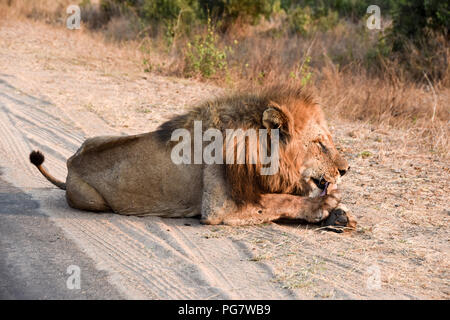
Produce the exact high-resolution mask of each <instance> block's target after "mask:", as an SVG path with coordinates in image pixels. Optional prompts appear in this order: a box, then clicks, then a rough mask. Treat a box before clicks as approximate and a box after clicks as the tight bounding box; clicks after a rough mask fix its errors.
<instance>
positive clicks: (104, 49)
mask: <svg viewBox="0 0 450 320" xmlns="http://www.w3.org/2000/svg"><path fill="white" fill-rule="evenodd" d="M126 54H127V53H126V52H124V49H120V48H115V47H113V46H112V45H105V44H102V43H100V42H99V41H98V39H95V38H91V37H90V36H88V35H85V34H81V35H80V34H76V33H73V32H71V31H68V30H64V29H55V28H52V27H49V26H45V25H41V24H38V23H30V22H17V21H5V22H3V23H2V24H0V134H1V140H0V154H1V157H0V167H1V172H2V175H1V176H0V178H1V179H0V191H1V192H0V232H1V234H0V295H1V297H2V298H16V297H32V298H49V297H50V298H52V297H53V298H111V299H113V298H129V299H134V298H144V299H183V298H186V299H191V298H192V299H193V298H198V299H222V298H232V299H236V298H242V299H244V298H245V299H283V298H287V299H300V298H334V299H342V298H382V299H383V298H401V299H410V298H448V297H449V295H450V290H449V259H448V254H449V251H450V250H449V238H448V234H449V233H448V219H449V211H448V202H449V200H450V199H449V196H448V194H449V191H450V190H449V185H450V184H449V183H448V182H449V173H448V171H445V170H448V163H446V162H445V161H443V160H440V159H439V158H438V157H437V156H432V155H428V154H425V155H424V154H422V153H420V152H419V151H417V150H405V149H404V148H402V147H401V144H402V138H401V137H402V136H401V133H392V132H387V133H386V132H382V131H374V130H373V129H372V128H370V127H369V126H367V125H365V124H355V123H344V122H337V121H333V122H332V130H333V132H335V135H336V141H337V143H338V145H339V146H340V148H341V150H342V152H344V153H345V154H346V156H347V157H348V158H349V160H350V164H351V167H352V170H351V172H350V173H349V175H348V177H347V176H346V178H347V179H346V181H345V182H344V184H343V186H342V188H343V191H344V192H345V194H346V198H345V199H344V202H345V203H346V205H348V206H349V207H350V209H351V210H352V211H353V212H354V213H355V216H356V217H357V218H358V219H359V226H358V231H357V232H355V233H354V234H352V235H338V234H333V233H328V232H324V231H321V230H317V227H315V226H311V225H282V224H274V223H272V224H267V225H262V226H255V227H239V228H231V227H227V226H203V225H200V224H199V222H198V220H196V219H161V218H153V217H146V218H137V217H124V216H119V215H113V214H95V213H87V212H81V211H77V210H73V209H71V208H69V207H68V206H67V204H66V202H65V199H64V192H63V191H61V190H58V189H56V188H53V187H52V186H51V185H49V183H48V182H47V181H46V180H45V179H43V177H42V176H41V175H40V174H39V172H38V171H37V170H36V169H35V168H34V167H32V166H31V165H30V164H29V162H28V154H29V152H30V151H31V150H32V149H36V148H38V149H40V150H41V151H43V152H44V153H45V154H46V159H47V160H46V163H45V166H46V167H47V168H49V169H51V172H52V173H53V174H54V175H55V176H57V177H58V178H61V179H64V177H65V175H66V167H65V160H66V159H67V157H69V156H70V155H71V154H72V153H73V152H75V151H76V149H77V148H78V146H79V145H80V144H81V143H82V141H83V140H84V139H85V138H86V137H89V136H94V135H105V134H119V135H120V134H125V133H136V132H144V131H148V130H151V129H154V128H155V127H156V126H157V125H158V124H159V123H160V122H161V121H163V120H164V119H165V118H167V117H169V116H171V115H173V114H175V113H179V112H182V111H183V110H184V108H186V106H187V105H189V104H192V103H195V102H197V101H199V100H201V99H204V98H206V97H211V96H213V95H214V94H216V93H217V92H219V90H218V89H217V88H213V87H209V86H205V85H203V84H199V83H195V82H189V81H187V80H179V79H171V78H164V77H160V76H156V75H152V74H144V73H141V72H140V69H139V66H138V65H137V64H136V63H132V62H130V61H132V59H128V58H127V56H126ZM363 151H364V152H363ZM416 168H417V169H416ZM445 172H446V173H445ZM69 265H77V266H79V267H80V270H81V289H80V290H69V289H67V287H66V280H67V278H68V274H66V269H67V267H68V266H69Z"/></svg>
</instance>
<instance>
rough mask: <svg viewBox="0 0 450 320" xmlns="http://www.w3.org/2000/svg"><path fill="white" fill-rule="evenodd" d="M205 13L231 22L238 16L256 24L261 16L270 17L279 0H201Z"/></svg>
mask: <svg viewBox="0 0 450 320" xmlns="http://www.w3.org/2000/svg"><path fill="white" fill-rule="evenodd" d="M199 4H200V7H201V8H202V10H203V12H204V14H206V15H212V16H213V17H214V18H220V19H223V20H225V23H227V24H229V23H232V22H234V21H235V20H236V19H237V18H238V17H240V18H242V19H243V20H244V21H245V22H247V23H251V24H255V23H257V22H258V21H259V20H260V18H261V17H263V16H264V17H266V18H269V17H270V15H271V14H272V13H273V11H274V8H276V7H277V4H279V0H199Z"/></svg>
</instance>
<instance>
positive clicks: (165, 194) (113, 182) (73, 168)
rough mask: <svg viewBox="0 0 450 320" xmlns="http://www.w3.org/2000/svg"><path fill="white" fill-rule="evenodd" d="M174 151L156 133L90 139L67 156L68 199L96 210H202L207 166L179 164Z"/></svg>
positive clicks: (163, 213)
mask: <svg viewBox="0 0 450 320" xmlns="http://www.w3.org/2000/svg"><path fill="white" fill-rule="evenodd" d="M170 151H171V150H170V148H169V146H167V145H164V144H163V143H161V142H159V141H158V140H157V139H156V138H155V133H147V134H143V135H137V136H128V137H96V138H92V139H88V140H87V141H86V142H85V143H84V144H83V145H82V146H81V148H80V149H79V150H78V151H77V152H76V153H75V154H74V155H73V156H72V157H71V158H69V160H68V161H67V169H68V176H67V182H66V184H67V185H66V190H67V200H68V202H69V204H70V205H71V206H74V207H77V208H80V209H85V210H93V211H106V210H107V209H108V208H110V209H111V210H113V211H114V212H117V213H121V214H129V215H133V214H135V215H159V216H168V217H181V216H194V215H198V214H199V212H200V210H199V209H200V204H201V189H202V168H201V166H200V165H175V164H173V163H172V161H170ZM84 184H87V185H88V186H90V187H92V190H91V189H90V188H88V187H86V186H85V185H84Z"/></svg>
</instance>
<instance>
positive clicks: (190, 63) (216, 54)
mask: <svg viewBox="0 0 450 320" xmlns="http://www.w3.org/2000/svg"><path fill="white" fill-rule="evenodd" d="M217 43H218V35H217V34H216V32H215V31H214V30H213V28H212V26H211V22H210V20H209V19H208V27H207V32H206V34H205V35H201V36H196V37H195V39H194V41H193V42H188V43H187V49H186V55H185V59H186V67H185V73H186V74H187V75H188V76H192V75H193V74H200V75H201V76H203V77H205V78H209V77H211V76H213V75H215V74H216V73H217V71H219V70H224V69H226V67H227V60H226V59H227V51H231V48H229V47H226V48H225V49H224V50H222V49H220V48H218V46H217Z"/></svg>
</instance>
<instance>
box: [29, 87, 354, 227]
mask: <svg viewBox="0 0 450 320" xmlns="http://www.w3.org/2000/svg"><path fill="white" fill-rule="evenodd" d="M198 120H201V121H202V126H203V127H204V128H216V129H218V130H219V131H220V132H225V130H226V129H230V128H231V129H265V130H266V132H267V133H268V134H269V135H271V134H272V133H273V134H274V133H275V131H274V130H277V133H278V137H279V160H278V161H279V167H278V170H277V172H275V173H274V174H271V175H263V174H261V168H262V167H263V166H264V165H263V164H261V163H259V162H258V163H241V164H229V163H224V164H223V163H222V164H221V163H219V164H218V163H212V164H205V163H201V164H185V163H180V164H176V163H174V162H173V161H171V151H172V148H173V146H174V143H175V142H174V141H172V140H171V135H172V133H173V132H174V130H176V129H179V128H183V129H187V130H188V131H189V132H192V131H193V126H194V122H195V121H198ZM241 149H242V148H241ZM244 149H245V148H244ZM237 152H247V151H246V150H244V151H242V150H241V151H237ZM246 159H248V154H247V155H246ZM30 161H31V163H33V164H34V165H35V166H36V167H37V168H38V169H39V171H40V172H41V173H42V174H43V175H44V177H45V178H47V180H48V181H50V182H51V183H53V184H54V185H56V186H57V187H59V188H61V189H63V190H65V191H66V199H67V203H68V205H69V206H70V207H72V208H76V209H81V210H87V211H93V212H111V211H112V212H114V213H118V214H123V215H136V216H146V215H153V216H160V217H194V216H200V221H201V223H204V224H212V225H216V224H227V225H246V224H260V223H266V222H270V221H276V220H285V219H296V220H297V219H298V220H304V221H306V222H309V223H316V224H317V223H319V224H322V225H324V226H336V227H341V228H343V229H354V227H355V225H356V221H355V219H354V218H353V217H352V216H351V215H350V212H349V211H348V209H347V208H345V207H344V206H343V205H342V204H341V194H340V190H339V189H338V188H337V186H338V184H339V182H340V180H341V177H342V176H343V175H344V174H345V173H346V172H347V171H348V170H349V165H348V163H347V161H346V160H345V159H344V158H343V157H342V156H341V155H340V154H339V152H338V150H337V149H336V147H335V145H334V143H333V140H332V137H331V134H330V131H329V129H328V127H327V123H326V121H325V118H324V114H323V111H322V110H321V107H320V106H319V105H318V104H317V103H316V102H314V100H313V98H312V96H311V95H309V94H306V93H304V92H303V90H302V89H301V88H297V87H293V86H289V85H287V86H272V87H270V88H266V89H260V90H253V91H249V92H246V93H235V94H230V95H228V96H223V97H220V98H215V99H213V100H210V101H206V102H204V103H202V104H200V105H199V106H197V107H193V108H192V109H190V110H189V111H188V112H186V113H185V114H182V115H179V116H176V117H174V118H172V119H171V120H168V121H166V122H165V123H163V124H162V125H161V126H160V127H158V128H157V130H155V131H153V132H148V133H144V134H139V135H131V136H99V137H94V138H89V139H87V140H86V141H85V142H84V143H83V144H82V145H81V147H80V148H79V149H78V151H77V152H76V153H75V154H74V155H73V156H71V157H70V158H69V159H68V160H67V169H68V174H67V178H66V182H62V181H59V180H58V179H56V178H55V177H53V176H52V175H51V174H49V173H48V171H47V170H46V169H45V168H44V167H43V165H42V164H43V162H44V156H43V154H42V153H40V152H39V151H33V152H31V154H30Z"/></svg>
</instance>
